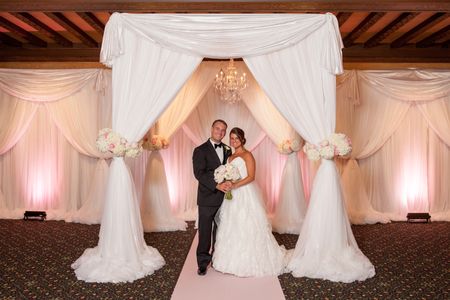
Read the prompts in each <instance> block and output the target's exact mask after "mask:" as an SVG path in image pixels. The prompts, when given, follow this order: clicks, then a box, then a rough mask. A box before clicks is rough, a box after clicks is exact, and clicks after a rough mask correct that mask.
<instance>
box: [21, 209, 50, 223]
mask: <svg viewBox="0 0 450 300" xmlns="http://www.w3.org/2000/svg"><path fill="white" fill-rule="evenodd" d="M46 218H47V213H46V212H45V211H37V210H27V211H25V213H24V214H23V219H24V220H39V221H44V220H45V219H46Z"/></svg>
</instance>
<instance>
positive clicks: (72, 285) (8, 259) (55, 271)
mask: <svg viewBox="0 0 450 300" xmlns="http://www.w3.org/2000/svg"><path fill="white" fill-rule="evenodd" d="M99 228H100V226H99V225H82V224H76V223H65V222H62V221H45V222H40V221H22V220H0V237H2V238H1V239H0V299H170V296H171V295H172V291H173V290H174V288H175V284H176V282H177V279H178V276H179V274H180V272H181V269H182V267H183V264H184V261H185V258H186V255H187V253H188V252H189V248H190V246H191V243H192V240H193V238H194V235H195V230H194V229H193V223H190V224H189V229H188V230H187V231H184V232H183V231H177V232H165V233H146V234H145V240H146V242H147V244H148V245H150V246H153V247H156V248H157V249H158V250H159V252H160V253H161V254H162V256H163V257H164V259H165V260H166V265H165V266H164V267H163V268H162V269H160V270H158V271H156V272H155V273H154V274H153V275H152V276H147V277H144V278H142V279H139V280H136V281H134V282H133V283H122V284H97V283H85V282H83V281H79V280H77V278H76V277H75V273H74V272H73V270H72V269H71V268H70V265H71V264H72V263H73V262H74V261H75V260H76V259H77V258H78V257H79V256H81V254H82V253H83V251H84V249H86V248H90V247H95V246H96V245H97V243H98V232H99Z"/></svg>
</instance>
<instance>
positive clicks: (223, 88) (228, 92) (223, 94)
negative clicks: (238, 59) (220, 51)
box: [214, 58, 248, 104]
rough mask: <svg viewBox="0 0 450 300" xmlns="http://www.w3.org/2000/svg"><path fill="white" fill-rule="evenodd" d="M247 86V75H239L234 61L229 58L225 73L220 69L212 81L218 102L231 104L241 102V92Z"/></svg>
mask: <svg viewBox="0 0 450 300" xmlns="http://www.w3.org/2000/svg"><path fill="white" fill-rule="evenodd" d="M247 86H248V83H247V74H245V73H242V75H239V73H238V71H237V69H236V67H235V66H234V60H233V59H232V58H231V59H230V62H229V63H228V66H227V68H226V70H225V71H223V70H222V69H220V71H219V73H217V74H216V78H215V80H214V88H215V90H216V92H217V93H219V95H220V100H222V101H225V102H227V103H230V104H233V103H236V102H238V101H241V100H242V98H241V91H242V90H243V89H245V88H246V87H247Z"/></svg>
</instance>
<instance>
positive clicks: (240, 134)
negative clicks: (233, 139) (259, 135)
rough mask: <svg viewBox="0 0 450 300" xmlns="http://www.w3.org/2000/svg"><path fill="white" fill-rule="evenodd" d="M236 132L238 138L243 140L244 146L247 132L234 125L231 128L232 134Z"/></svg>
mask: <svg viewBox="0 0 450 300" xmlns="http://www.w3.org/2000/svg"><path fill="white" fill-rule="evenodd" d="M232 133H234V134H235V135H236V136H237V137H238V139H239V140H240V141H241V143H242V146H244V145H245V142H246V141H247V140H246V139H245V133H244V130H242V129H240V128H239V127H234V128H233V129H231V131H230V134H232Z"/></svg>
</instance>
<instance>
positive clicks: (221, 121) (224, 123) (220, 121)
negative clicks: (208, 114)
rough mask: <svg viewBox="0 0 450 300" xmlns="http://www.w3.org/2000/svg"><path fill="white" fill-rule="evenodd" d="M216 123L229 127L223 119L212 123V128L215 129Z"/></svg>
mask: <svg viewBox="0 0 450 300" xmlns="http://www.w3.org/2000/svg"><path fill="white" fill-rule="evenodd" d="M216 123H222V124H223V125H225V127H228V124H227V122H225V121H224V120H222V119H217V120H215V121H214V122H213V123H212V125H211V127H214V125H216Z"/></svg>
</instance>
